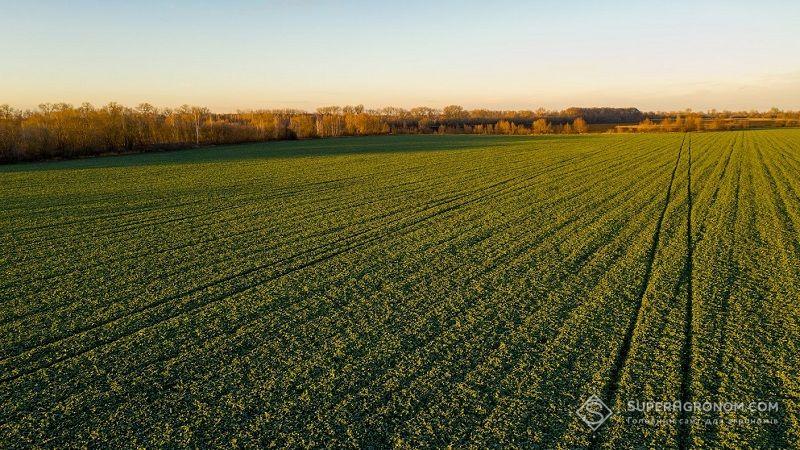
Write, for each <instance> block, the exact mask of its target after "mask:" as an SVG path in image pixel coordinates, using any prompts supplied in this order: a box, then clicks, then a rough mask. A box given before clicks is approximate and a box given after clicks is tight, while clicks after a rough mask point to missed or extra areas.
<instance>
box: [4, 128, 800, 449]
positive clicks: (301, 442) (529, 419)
mask: <svg viewBox="0 0 800 450" xmlns="http://www.w3.org/2000/svg"><path fill="white" fill-rule="evenodd" d="M0 205H1V207H0V237H1V239H0V304H2V308H0V330H1V333H0V447H4V448H8V447H25V446H31V445H36V446H42V447H65V446H69V447H73V446H85V445H89V446H92V445H95V446H101V447H117V446H122V447H135V446H146V447H161V446H165V445H169V446H184V445H188V446H199V447H208V446H225V447H231V446H234V447H236V446H256V445H260V446H275V447H297V446H301V447H319V446H327V447H335V448H341V447H369V446H372V447H374V448H381V447H389V446H394V447H401V448H406V447H407V448H421V447H429V446H436V447H443V446H447V445H448V444H450V445H452V446H454V447H457V448H462V447H466V446H474V447H476V448H486V447H525V448H532V447H533V448H539V447H541V448H576V447H578V448H580V447H587V446H589V447H594V448H628V447H651V448H653V447H656V448H658V447H676V446H683V447H687V446H691V447H707V448H716V447H727V448H745V447H751V448H757V447H760V448H798V447H800V356H798V355H800V303H799V301H800V243H799V242H798V231H800V130H764V131H743V132H721V133H689V134H681V133H675V134H648V135H592V136H585V135H581V136H566V137H558V136H547V137H492V136H389V137H368V138H367V137H365V138H342V139H326V140H313V141H301V142H274V143H266V144H252V145H242V146H231V147H219V148H207V149H198V150H187V151H177V152H169V153H156V154H142V155H131V156H120V157H105V158H96V159H87V160H78V161H65V162H54V163H40V164H25V165H10V166H4V167H0ZM592 394H597V395H598V396H599V397H600V398H601V399H602V400H603V401H605V403H606V404H608V405H609V406H610V407H611V408H612V409H613V410H614V412H615V414H614V415H613V416H612V417H611V418H610V419H609V421H608V422H606V423H605V424H603V425H602V426H601V427H600V428H599V429H598V430H597V432H596V433H592V431H591V429H590V428H588V427H587V426H586V424H584V423H583V421H581V419H580V418H579V417H578V415H577V414H576V412H575V411H576V410H577V409H578V407H580V406H581V404H582V403H583V401H584V400H586V399H587V398H588V397H589V396H590V395H592ZM631 400H641V401H672V400H679V401H689V402H694V401H699V402H706V401H708V402H716V401H734V402H749V401H762V400H763V401H771V402H777V403H778V405H779V407H778V410H777V411H770V412H749V411H747V412H742V411H736V412H725V411H722V412H720V411H703V410H701V411H693V412H669V413H664V412H655V411H650V412H637V411H633V412H629V411H625V410H624V408H625V407H626V404H627V403H628V402H629V401H631ZM643 418H644V419H648V420H651V419H652V420H653V421H654V422H653V423H652V424H631V423H628V420H639V419H643ZM665 418H666V419H670V420H659V419H665ZM730 419H735V420H737V422H731V421H730ZM756 419H762V422H760V423H758V422H756Z"/></svg>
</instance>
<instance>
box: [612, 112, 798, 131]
mask: <svg viewBox="0 0 800 450" xmlns="http://www.w3.org/2000/svg"><path fill="white" fill-rule="evenodd" d="M798 126H800V113H798V112H793V111H789V112H784V111H775V112H773V113H762V112H752V113H727V112H726V113H706V114H701V113H691V112H688V113H683V114H681V113H677V114H676V113H672V114H669V113H661V114H659V115H653V118H651V117H646V118H645V119H644V120H642V121H641V122H639V123H638V124H628V125H617V126H616V127H615V131H616V132H621V133H626V132H627V133H652V132H667V133H669V132H687V131H724V130H742V129H748V128H782V127H798Z"/></svg>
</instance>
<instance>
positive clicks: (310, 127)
mask: <svg viewBox="0 0 800 450" xmlns="http://www.w3.org/2000/svg"><path fill="white" fill-rule="evenodd" d="M751 119H763V120H766V121H767V122H768V123H769V124H770V126H798V124H799V123H800V113H798V112H784V111H780V110H777V109H772V110H770V111H767V112H755V111H748V112H730V111H724V112H717V111H710V112H707V113H692V112H691V111H683V112H651V113H643V112H641V111H639V110H638V109H636V108H567V109H565V110H563V111H548V110H545V109H542V108H540V109H538V110H535V111H531V110H519V111H495V110H487V109H473V110H466V109H464V108H462V107H461V106H458V105H451V106H447V107H445V108H443V109H435V108H429V107H417V108H412V109H410V110H407V109H403V108H395V107H387V108H382V109H365V108H364V107H363V106H361V105H358V106H344V107H340V106H328V107H322V108H318V109H317V110H316V111H315V112H306V111H301V110H291V109H283V110H256V111H239V112H236V113H228V114H220V113H213V112H211V111H210V110H209V109H208V108H203V107H196V106H188V105H186V106H182V107H180V108H175V109H169V108H163V109H161V108H156V107H154V106H152V105H149V104H141V105H139V106H137V107H135V108H129V107H125V106H122V105H119V104H117V103H110V104H108V105H106V106H103V107H94V106H92V105H90V104H86V103H85V104H83V105H81V106H80V107H74V106H72V105H69V104H65V103H58V104H43V105H40V106H39V109H38V110H33V111H31V110H28V111H21V110H17V109H14V108H11V107H9V106H8V105H2V106H0V162H13V161H32V160H42V159H56V158H76V157H83V156H93V155H99V154H106V153H127V152H142V151H155V150H164V149H173V148H185V147H195V146H202V145H220V144H234V143H243V142H260V141H270V140H285V139H310V138H324V137H336V136H365V135H379V134H422V133H440V134H517V135H531V134H553V133H559V134H582V133H588V132H590V131H610V132H613V131H618V132H645V131H695V130H703V129H730V128H741V127H745V126H747V125H748V124H749V123H750V122H749V120H751ZM617 125H619V126H617Z"/></svg>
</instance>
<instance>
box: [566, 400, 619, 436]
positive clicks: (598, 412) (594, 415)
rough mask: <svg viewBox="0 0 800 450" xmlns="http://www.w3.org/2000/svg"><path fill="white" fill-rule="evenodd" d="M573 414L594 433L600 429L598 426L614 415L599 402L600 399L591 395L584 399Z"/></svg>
mask: <svg viewBox="0 0 800 450" xmlns="http://www.w3.org/2000/svg"><path fill="white" fill-rule="evenodd" d="M575 413H576V414H577V415H578V417H580V418H581V420H583V423H585V424H586V425H587V426H589V428H591V429H592V431H596V430H597V429H598V428H600V425H602V424H603V422H605V421H606V420H608V418H609V417H611V415H612V414H614V412H613V411H611V408H609V407H608V406H606V404H605V403H603V401H602V400H600V397H598V396H596V395H592V396H591V397H589V398H588V399H586V401H585V402H583V405H581V407H580V408H578V410H577V411H575Z"/></svg>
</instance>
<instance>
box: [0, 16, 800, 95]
mask: <svg viewBox="0 0 800 450" xmlns="http://www.w3.org/2000/svg"><path fill="white" fill-rule="evenodd" d="M520 3H521V2H513V1H508V2H506V1H499V2H498V1H492V2H489V1H482V2H471V1H442V2H435V1H427V2H426V1H403V2H379V1H349V2H346V1H339V2H332V1H331V2H325V1H310V0H308V1H288V0H285V1H262V2H254V1H228V2H226V1H219V0H216V1H209V2H205V1H203V2H201V1H194V2H189V1H171V2H170V1H35V0H34V1H20V0H15V1H9V0H0V55H1V56H0V58H2V59H0V61H2V64H0V104H2V103H8V104H11V105H14V106H17V107H23V108H29V107H34V106H35V105H37V104H38V103H41V102H46V101H47V102H56V101H66V102H70V103H74V104H79V103H81V102H83V101H90V102H92V103H96V104H103V103H106V102H108V101H118V102H121V103H124V104H127V105H132V106H133V105H136V104H138V103H140V102H145V101H147V102H150V103H153V104H155V105H157V106H175V105H180V104H183V103H190V104H201V105H206V106H209V107H211V108H212V109H214V110H216V111H233V110H235V109H237V108H264V107H267V108H273V107H295V108H304V109H314V108H316V107H317V106H323V105H328V104H346V103H352V104H355V103H363V104H364V105H366V106H367V107H378V106H387V105H394V106H402V107H412V106H417V105H428V106H434V107H441V106H444V105H447V104H451V103H458V104H461V105H464V106H465V107H469V108H472V107H489V108H514V109H517V108H536V107H539V106H543V107H546V108H563V107H567V106H571V105H579V106H599V105H608V106H637V107H639V108H641V109H644V110H656V109H676V108H681V109H682V108H686V107H690V108H694V109H696V110H698V109H708V108H712V107H716V108H719V109H725V108H731V109H750V108H759V109H766V108H769V107H771V106H777V107H781V108H786V109H800V1H797V0H794V1H760V2H754V1H752V0H749V1H741V2H740V1H686V2H683V1H662V2H644V1H641V0H640V1H636V2H619V1H618V2H612V1H607V2H599V1H598V2H592V1H579V0H573V1H570V2H554V1H546V2H545V1H542V2H534V1H531V2H526V3H525V4H520Z"/></svg>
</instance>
